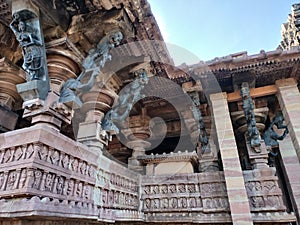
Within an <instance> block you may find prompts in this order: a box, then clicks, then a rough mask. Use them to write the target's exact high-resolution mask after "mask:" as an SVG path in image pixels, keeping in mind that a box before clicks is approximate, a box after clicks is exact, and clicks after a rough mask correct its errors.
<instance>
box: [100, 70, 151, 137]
mask: <svg viewBox="0 0 300 225" xmlns="http://www.w3.org/2000/svg"><path fill="white" fill-rule="evenodd" d="M148 82H149V78H148V76H147V74H146V72H145V70H140V71H139V72H138V78H137V79H136V80H135V81H133V82H132V83H131V84H129V85H128V86H126V87H125V88H124V89H123V90H122V92H121V93H120V97H119V99H118V103H117V104H116V105H115V106H114V107H113V108H112V110H110V111H109V112H108V113H107V114H106V115H105V117H104V119H103V120H102V129H103V130H107V131H113V132H115V133H119V129H118V127H117V124H121V123H122V122H124V121H125V120H126V118H127V117H128V116H129V113H130V111H131V109H132V107H133V105H134V103H136V102H137V101H138V100H140V99H142V98H144V97H145V96H144V95H143V94H141V91H142V90H143V89H144V87H145V85H146V84H147V83H148Z"/></svg>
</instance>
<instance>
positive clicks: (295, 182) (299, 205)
mask: <svg viewBox="0 0 300 225" xmlns="http://www.w3.org/2000/svg"><path fill="white" fill-rule="evenodd" d="M279 149H280V156H281V160H279V161H280V163H281V167H282V170H283V174H284V178H285V181H286V184H287V188H288V192H289V195H290V198H291V202H292V206H293V209H294V211H295V214H296V217H297V221H298V224H300V186H299V181H300V173H299V171H300V164H299V160H298V157H297V153H296V151H295V148H294V145H293V141H292V139H291V137H290V135H287V136H286V137H285V139H284V140H282V141H280V142H279Z"/></svg>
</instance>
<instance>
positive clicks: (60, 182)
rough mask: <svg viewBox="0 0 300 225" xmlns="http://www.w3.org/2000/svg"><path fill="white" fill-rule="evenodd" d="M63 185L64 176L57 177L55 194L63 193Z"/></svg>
mask: <svg viewBox="0 0 300 225" xmlns="http://www.w3.org/2000/svg"><path fill="white" fill-rule="evenodd" d="M63 187H64V178H63V177H59V178H58V182H57V186H56V193H57V194H62V193H63Z"/></svg>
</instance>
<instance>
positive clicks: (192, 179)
mask: <svg viewBox="0 0 300 225" xmlns="http://www.w3.org/2000/svg"><path fill="white" fill-rule="evenodd" d="M217 175H218V177H219V176H221V175H219V173H218V174H217ZM204 176H205V173H202V174H190V175H185V176H181V177H180V176H177V175H173V176H172V179H170V180H168V178H166V177H163V176H162V177H156V178H154V179H155V180H152V182H150V178H147V177H145V178H146V179H145V180H143V183H142V200H143V211H144V213H152V212H157V213H159V212H162V213H163V212H182V211H191V210H192V211H197V212H207V213H208V212H211V213H220V212H225V213H227V212H229V204H228V200H227V193H226V188H225V181H224V179H218V180H214V181H211V182H208V181H205V179H201V177H204ZM187 177H188V178H187ZM176 178H177V179H176ZM148 179H149V180H148ZM201 180H202V181H201ZM202 182H204V183H202Z"/></svg>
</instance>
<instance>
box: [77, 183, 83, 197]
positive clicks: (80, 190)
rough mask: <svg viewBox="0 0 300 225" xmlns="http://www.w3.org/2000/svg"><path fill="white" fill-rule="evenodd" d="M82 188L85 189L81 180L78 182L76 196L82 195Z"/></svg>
mask: <svg viewBox="0 0 300 225" xmlns="http://www.w3.org/2000/svg"><path fill="white" fill-rule="evenodd" d="M82 189H83V186H82V183H81V182H80V183H78V184H77V187H76V190H75V196H77V197H81V195H82Z"/></svg>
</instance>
